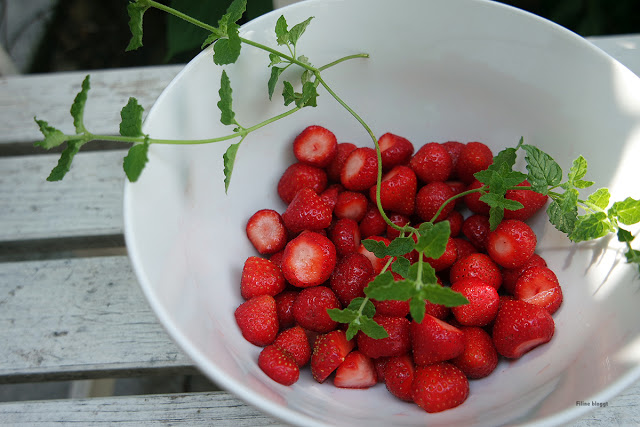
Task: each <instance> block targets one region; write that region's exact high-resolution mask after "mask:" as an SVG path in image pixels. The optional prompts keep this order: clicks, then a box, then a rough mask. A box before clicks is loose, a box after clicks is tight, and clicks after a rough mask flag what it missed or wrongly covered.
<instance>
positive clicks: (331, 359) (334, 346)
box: [311, 329, 355, 383]
mask: <svg viewBox="0 0 640 427" xmlns="http://www.w3.org/2000/svg"><path fill="white" fill-rule="evenodd" d="M354 346H355V343H354V340H351V341H349V340H348V339H347V335H346V333H345V332H344V331H342V330H340V329H336V330H335V331H331V332H328V333H326V334H322V335H318V336H317V338H316V340H315V343H314V344H313V353H312V354H311V374H312V375H313V378H314V379H315V380H316V381H318V382H319V383H322V382H324V381H325V380H326V379H327V378H328V377H329V375H331V373H332V372H333V371H335V370H336V369H337V368H338V366H340V364H341V363H342V362H344V359H345V357H347V354H349V352H351V350H353V347H354Z"/></svg>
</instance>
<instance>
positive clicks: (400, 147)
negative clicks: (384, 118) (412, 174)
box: [378, 132, 414, 170]
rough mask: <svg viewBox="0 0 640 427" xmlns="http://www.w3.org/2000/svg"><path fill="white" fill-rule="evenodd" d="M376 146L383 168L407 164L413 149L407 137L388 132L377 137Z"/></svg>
mask: <svg viewBox="0 0 640 427" xmlns="http://www.w3.org/2000/svg"><path fill="white" fill-rule="evenodd" d="M378 146H379V147H380V154H381V157H382V168H383V170H389V169H391V168H393V167H394V166H398V165H405V164H407V162H409V159H410V158H411V155H412V154H413V151H414V147H413V144H412V143H411V141H409V140H408V139H407V138H404V137H402V136H399V135H395V134H392V133H388V132H387V133H385V134H384V135H382V136H381V137H380V138H379V139H378Z"/></svg>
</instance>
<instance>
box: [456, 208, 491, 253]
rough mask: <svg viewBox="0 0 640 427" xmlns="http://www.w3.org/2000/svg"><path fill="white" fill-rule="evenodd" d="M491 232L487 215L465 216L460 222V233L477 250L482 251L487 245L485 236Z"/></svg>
mask: <svg viewBox="0 0 640 427" xmlns="http://www.w3.org/2000/svg"><path fill="white" fill-rule="evenodd" d="M489 232H491V225H490V224H489V217H488V216H487V215H482V214H473V215H470V216H468V217H467V219H465V220H464V222H463V223H462V234H464V236H465V237H466V238H467V239H469V241H470V242H471V243H472V244H473V246H475V247H476V249H477V250H479V251H484V250H485V247H486V246H487V237H489Z"/></svg>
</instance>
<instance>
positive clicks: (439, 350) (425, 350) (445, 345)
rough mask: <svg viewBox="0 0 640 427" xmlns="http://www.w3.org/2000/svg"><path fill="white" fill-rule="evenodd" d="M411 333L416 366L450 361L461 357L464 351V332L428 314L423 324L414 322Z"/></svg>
mask: <svg viewBox="0 0 640 427" xmlns="http://www.w3.org/2000/svg"><path fill="white" fill-rule="evenodd" d="M410 332H411V343H412V347H413V360H414V362H415V364H416V365H429V364H431V363H436V362H441V361H444V360H449V359H451V358H454V357H456V356H459V355H460V354H461V353H462V351H463V350H464V341H463V338H462V331H461V330H460V329H458V328H456V327H455V326H453V325H451V324H449V323H447V322H444V321H442V320H440V319H436V318H435V317H433V316H430V315H428V314H427V315H425V316H424V319H422V322H421V323H417V322H416V321H415V320H414V321H412V322H411V326H410Z"/></svg>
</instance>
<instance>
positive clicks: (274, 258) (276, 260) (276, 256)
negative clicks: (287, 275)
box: [269, 249, 284, 268]
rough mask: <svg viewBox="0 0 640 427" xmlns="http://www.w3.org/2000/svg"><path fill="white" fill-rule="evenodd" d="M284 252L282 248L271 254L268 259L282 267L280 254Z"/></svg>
mask: <svg viewBox="0 0 640 427" xmlns="http://www.w3.org/2000/svg"><path fill="white" fill-rule="evenodd" d="M283 254H284V249H283V250H281V251H278V252H276V253H275V254H271V256H270V257H269V261H271V262H272V263H274V264H275V265H277V266H278V267H280V268H282V255H283Z"/></svg>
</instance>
